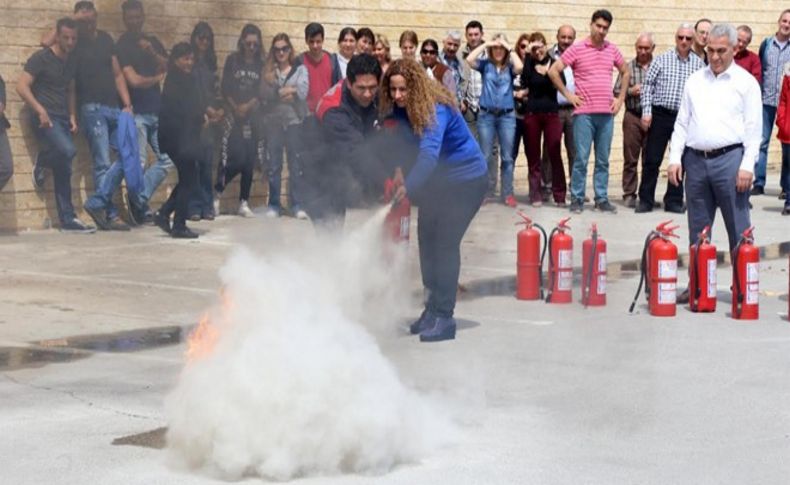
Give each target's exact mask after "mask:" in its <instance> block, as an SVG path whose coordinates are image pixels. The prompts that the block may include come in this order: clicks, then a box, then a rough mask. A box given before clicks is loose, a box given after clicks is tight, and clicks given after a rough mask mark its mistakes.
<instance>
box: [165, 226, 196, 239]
mask: <svg viewBox="0 0 790 485" xmlns="http://www.w3.org/2000/svg"><path fill="white" fill-rule="evenodd" d="M170 236H171V237H173V238H174V239H197V237H198V233H196V232H192V230H191V229H190V228H188V227H186V226H184V227H179V228H178V229H175V228H174V229H173V230H172V231H171V232H170Z"/></svg>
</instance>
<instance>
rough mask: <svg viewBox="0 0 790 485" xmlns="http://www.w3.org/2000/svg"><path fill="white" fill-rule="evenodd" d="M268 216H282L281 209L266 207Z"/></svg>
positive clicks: (272, 217) (273, 217) (274, 217)
mask: <svg viewBox="0 0 790 485" xmlns="http://www.w3.org/2000/svg"><path fill="white" fill-rule="evenodd" d="M266 217H268V218H269V219H276V218H278V217H280V211H278V210H277V209H274V208H271V207H269V208H268V209H266Z"/></svg>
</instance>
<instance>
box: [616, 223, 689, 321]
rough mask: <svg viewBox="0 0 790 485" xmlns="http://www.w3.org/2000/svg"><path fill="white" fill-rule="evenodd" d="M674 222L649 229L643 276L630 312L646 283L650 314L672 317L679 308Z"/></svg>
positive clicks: (643, 255)
mask: <svg viewBox="0 0 790 485" xmlns="http://www.w3.org/2000/svg"><path fill="white" fill-rule="evenodd" d="M671 222H672V221H666V222H662V223H661V224H659V225H658V226H657V227H656V228H655V230H653V231H650V233H649V234H648V235H647V238H646V239H645V246H644V248H643V249H642V275H641V277H640V278H639V287H638V288H637V290H636V295H634V301H633V302H631V308H629V310H628V311H629V312H633V311H634V307H635V306H636V300H637V299H638V298H639V293H640V292H641V291H642V285H643V284H645V281H646V285H645V293H646V295H645V296H646V297H647V304H648V309H649V311H650V314H651V315H653V316H654V317H672V316H675V313H676V311H677V305H676V303H677V284H678V248H677V246H675V244H674V243H672V241H670V238H672V237H678V236H677V235H676V234H675V229H677V228H678V226H670V225H669V224H670V223H671Z"/></svg>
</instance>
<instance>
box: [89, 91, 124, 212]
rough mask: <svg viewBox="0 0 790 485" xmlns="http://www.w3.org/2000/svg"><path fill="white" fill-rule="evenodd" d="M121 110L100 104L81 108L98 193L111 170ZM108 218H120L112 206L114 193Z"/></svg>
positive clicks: (95, 187) (108, 209) (108, 203)
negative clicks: (112, 148)
mask: <svg viewBox="0 0 790 485" xmlns="http://www.w3.org/2000/svg"><path fill="white" fill-rule="evenodd" d="M120 114H121V110H120V109H118V108H117V107H116V108H112V107H110V106H105V105H102V104H98V103H85V104H83V105H82V106H80V124H81V125H82V132H83V133H84V134H85V138H86V139H87V140H88V146H89V147H90V149H91V155H92V156H93V189H94V192H98V191H99V190H100V188H101V187H102V184H103V182H104V179H105V178H106V176H107V173H108V172H109V170H110V167H111V165H112V162H111V161H110V146H111V145H113V146H114V145H115V143H114V136H115V132H116V130H117V129H118V116H119V115H120ZM105 207H106V208H107V217H109V218H110V219H113V218H115V217H117V216H118V209H117V208H115V207H114V206H113V205H112V193H110V198H109V199H108V201H107V204H106V206H105Z"/></svg>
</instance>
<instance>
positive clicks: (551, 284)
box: [546, 227, 560, 303]
mask: <svg viewBox="0 0 790 485" xmlns="http://www.w3.org/2000/svg"><path fill="white" fill-rule="evenodd" d="M559 230H560V228H559V227H555V228H554V229H552V230H551V233H550V234H549V244H548V248H549V292H548V294H546V303H549V302H551V295H552V292H553V291H554V258H553V257H552V255H551V254H552V252H551V241H552V240H553V239H554V234H556V233H558V232H559Z"/></svg>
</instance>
